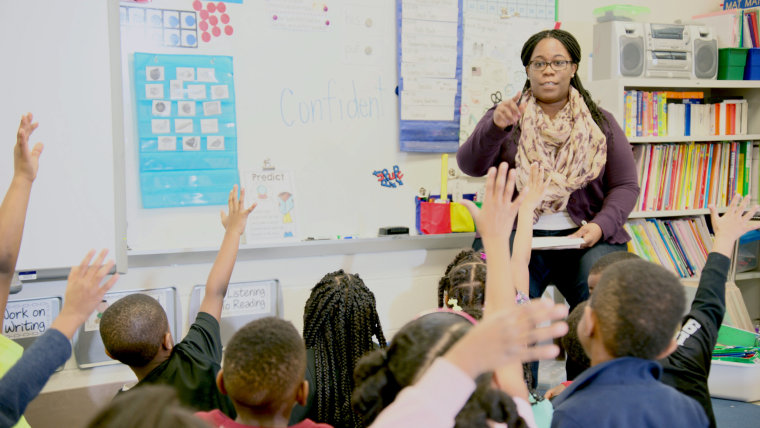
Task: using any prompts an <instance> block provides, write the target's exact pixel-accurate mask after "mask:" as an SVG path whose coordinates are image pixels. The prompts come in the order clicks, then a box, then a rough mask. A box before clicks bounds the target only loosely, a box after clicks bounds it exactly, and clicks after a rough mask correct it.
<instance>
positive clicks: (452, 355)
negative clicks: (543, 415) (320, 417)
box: [354, 300, 567, 428]
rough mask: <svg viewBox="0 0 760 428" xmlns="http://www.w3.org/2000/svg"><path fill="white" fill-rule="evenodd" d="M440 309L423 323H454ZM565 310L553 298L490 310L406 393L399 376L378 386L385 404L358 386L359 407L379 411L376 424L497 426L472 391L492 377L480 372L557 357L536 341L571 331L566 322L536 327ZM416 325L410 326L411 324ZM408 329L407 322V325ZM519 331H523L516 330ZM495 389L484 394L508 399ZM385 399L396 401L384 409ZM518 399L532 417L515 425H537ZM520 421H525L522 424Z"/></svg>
mask: <svg viewBox="0 0 760 428" xmlns="http://www.w3.org/2000/svg"><path fill="white" fill-rule="evenodd" d="M439 311H444V312H443V313H435V312H434V313H430V314H427V315H424V316H422V317H420V319H421V318H428V317H431V319H430V320H425V321H424V323H430V324H431V325H438V324H440V323H441V322H442V321H443V322H454V319H453V318H451V317H450V316H449V315H451V314H455V313H456V312H454V311H451V310H450V309H439ZM458 313H459V314H461V315H462V317H464V318H466V319H467V320H470V321H472V322H475V321H474V320H473V319H472V318H471V317H469V316H468V315H467V314H466V313H464V312H458ZM565 313H567V309H566V308H564V307H563V306H561V305H554V304H553V303H552V302H550V301H548V300H546V301H535V302H534V304H532V305H523V306H520V307H515V308H512V309H508V310H503V311H500V312H496V313H490V314H489V317H488V318H487V319H486V320H485V321H483V322H481V323H478V324H477V325H475V326H474V327H472V328H471V329H469V331H468V332H467V333H466V334H464V336H463V337H462V338H461V339H460V340H458V341H456V343H454V344H453V345H452V346H451V347H450V348H449V350H448V351H446V353H445V354H443V356H442V357H438V358H436V359H435V360H434V361H433V362H432V364H430V367H429V368H427V369H425V370H424V372H423V373H418V374H417V375H416V376H415V381H414V383H413V384H412V385H409V386H406V387H405V388H404V389H403V390H401V392H398V388H399V386H398V385H395V384H394V382H395V380H394V381H393V382H391V383H390V384H389V385H386V386H382V385H376V386H379V387H382V388H383V389H384V390H385V391H387V392H389V395H388V396H387V397H386V396H383V398H384V399H383V400H382V402H380V403H373V402H372V401H369V400H371V399H372V398H371V396H369V397H363V396H359V395H358V394H360V393H361V392H360V389H358V388H357V392H356V395H355V396H354V400H356V401H355V405H357V406H369V407H370V409H369V411H370V412H372V413H373V414H375V413H377V412H378V411H379V412H380V413H379V414H378V415H377V417H376V418H375V419H374V420H373V421H372V425H371V427H372V428H385V427H388V428H401V427H420V426H430V427H446V426H454V424H455V423H456V424H457V425H456V426H465V427H470V426H489V427H490V426H493V424H491V423H490V422H489V421H488V420H485V419H484V416H485V413H484V412H483V411H484V410H486V409H489V406H488V405H487V404H484V403H483V402H481V403H480V405H478V402H476V401H475V400H476V399H477V397H478V396H480V395H478V396H474V395H473V392H474V391H475V392H476V394H477V391H476V387H478V388H480V387H481V386H483V385H481V383H477V384H476V382H481V381H485V380H487V377H488V376H487V375H486V376H485V377H483V376H481V375H483V374H484V373H487V372H489V371H492V370H494V369H496V368H498V367H503V366H504V365H505V364H511V365H515V364H516V365H518V366H519V363H520V362H523V361H532V360H538V359H545V358H553V357H554V356H555V355H557V351H558V349H557V347H556V346H553V345H535V344H536V343H538V342H541V341H543V340H547V339H551V338H553V337H558V336H559V335H561V334H562V333H563V332H564V331H565V330H566V328H567V326H566V325H565V324H564V323H562V322H559V323H555V324H552V325H550V326H549V327H543V328H536V325H537V324H540V323H543V322H545V321H554V320H557V319H561V318H562V317H563V314H565ZM444 314H447V315H444ZM434 315H435V316H436V317H438V316H441V317H442V318H441V319H440V320H435V319H432V317H433V316H434ZM443 316H445V317H446V318H443ZM447 318H448V319H447ZM418 321H419V319H418V320H415V321H412V323H415V322H418ZM412 323H409V324H407V326H409V325H411V324H412ZM406 328H407V327H406V326H405V327H404V328H403V329H406ZM462 328H467V326H466V325H464V327H462ZM403 329H402V330H403ZM455 330H456V331H457V332H458V333H459V332H460V331H459V330H461V328H455ZM515 332H522V333H524V334H514V333H515ZM448 339H451V338H448ZM448 339H446V338H443V337H441V339H440V341H439V342H445V341H447V340H448ZM395 340H396V338H395V337H394V341H395ZM403 342H404V343H405V344H406V346H407V347H410V346H413V343H410V342H408V340H403ZM399 343H401V341H399ZM473 349H477V350H478V352H473V351H472V350H473ZM435 352H436V353H437V352H439V350H438V349H436V350H435ZM371 355H373V354H370V355H368V356H367V357H365V359H366V360H370V359H371V358H370V356H371ZM394 355H397V354H394ZM427 357H429V356H428V355H426V356H425V358H427ZM388 358H390V354H388ZM406 359H407V358H406V357H404V356H401V357H399V358H398V360H400V361H399V363H398V364H392V363H391V362H390V361H388V362H387V364H386V366H387V367H385V368H383V369H381V371H384V370H392V369H396V370H399V371H401V370H402V369H403V364H401V363H403V361H405V360H406ZM362 361H364V360H362ZM412 362H413V363H414V364H416V363H417V362H418V361H417V359H414V358H412ZM426 366H427V363H426V364H423V367H426ZM360 375H361V376H364V374H360V373H359V370H357V376H360ZM370 376H371V377H369V378H368V380H367V383H373V382H377V381H379V383H380V384H382V381H383V380H382V375H380V376H379V379H375V375H373V374H370ZM500 380H501V378H500ZM518 382H522V380H518ZM397 392H398V394H397V395H396V396H395V398H394V396H393V395H394V394H396V393H397ZM492 392H493V393H492V394H491V395H490V396H489V395H486V396H485V397H483V398H485V399H486V400H488V399H496V400H498V399H499V398H500V397H501V398H503V397H502V395H501V394H500V393H499V392H496V391H495V390H492ZM367 399H368V400H367ZM386 399H389V400H393V402H392V403H390V405H388V406H387V407H385V408H383V406H386V405H387V401H386ZM362 400H367V401H362ZM515 403H516V404H517V409H518V413H519V414H520V415H523V414H525V415H527V416H526V418H525V419H526V420H525V421H522V420H520V419H517V420H516V424H514V425H510V426H512V427H517V426H528V427H532V428H534V427H535V423H534V422H533V421H532V417H531V415H530V410H529V409H526V407H527V403H526V402H525V401H524V400H523V399H520V398H515ZM374 405H377V407H378V408H373V407H372V406H374ZM463 406H469V408H468V411H466V412H465V410H463V409H462V407H463ZM490 410H491V411H492V412H493V413H496V414H502V415H503V414H504V413H505V411H506V409H504V408H502V409H498V408H491V409H490ZM513 419H514V417H513ZM521 422H524V423H522V424H521Z"/></svg>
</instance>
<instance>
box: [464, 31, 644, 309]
mask: <svg viewBox="0 0 760 428" xmlns="http://www.w3.org/2000/svg"><path fill="white" fill-rule="evenodd" d="M520 56H521V59H522V63H523V65H524V66H525V71H526V73H527V75H528V80H527V81H526V82H525V87H524V89H523V91H522V92H521V93H520V94H517V95H516V96H515V97H514V98H512V99H508V100H506V101H503V102H501V103H499V104H498V105H496V106H494V107H493V108H491V109H490V110H488V111H487V112H486V114H485V115H484V116H483V118H482V119H481V120H480V122H479V123H478V125H477V127H476V128H475V131H474V132H473V133H472V135H471V136H470V138H469V139H468V140H467V142H466V143H465V144H463V145H462V146H461V147H460V148H459V151H458V152H457V162H458V163H459V168H460V169H461V170H462V171H464V172H465V173H466V174H469V175H472V176H482V175H485V174H486V172H487V171H488V168H489V167H491V166H498V165H499V163H501V162H504V161H506V162H507V163H508V164H509V165H510V167H513V168H515V169H517V189H518V190H520V189H522V188H523V187H524V186H525V185H526V183H527V182H528V177H529V171H530V165H531V163H533V162H537V163H538V164H539V166H541V167H543V169H544V171H545V179H547V180H548V185H547V191H546V193H545V196H544V200H543V201H542V202H541V204H539V206H538V208H537V209H536V211H535V213H534V226H533V236H566V235H571V236H577V237H581V238H583V240H584V241H585V243H584V244H583V245H582V248H581V249H574V250H541V251H534V252H533V253H532V255H531V259H530V297H539V296H540V295H541V294H543V292H544V290H545V289H546V287H547V285H548V284H550V283H551V284H554V285H555V286H557V288H559V290H560V292H561V293H562V295H563V296H564V297H565V299H566V300H567V302H568V303H569V304H570V307H571V309H572V308H574V307H575V306H576V305H577V304H578V303H580V302H582V301H584V300H586V299H587V298H588V296H589V294H588V283H587V278H588V272H589V270H590V268H591V266H592V265H593V264H594V262H595V261H596V260H598V259H599V258H600V257H601V256H603V255H604V254H607V253H610V252H613V251H625V250H626V246H625V243H626V242H627V241H628V240H629V239H630V237H629V236H628V234H627V233H626V232H625V230H624V229H623V223H624V222H625V221H626V219H627V218H628V215H629V214H630V212H631V210H632V209H633V207H634V205H635V203H636V198H637V196H638V194H639V186H638V180H637V176H636V166H635V163H634V160H633V152H632V150H631V145H630V144H629V143H628V139H626V137H625V134H624V133H623V131H622V129H620V126H619V125H618V124H617V122H616V121H615V119H614V118H613V117H612V115H611V114H610V113H609V112H607V111H604V110H602V109H600V108H599V107H597V105H596V104H595V103H594V102H593V101H592V99H591V96H590V95H589V93H588V92H587V91H586V90H585V89H583V86H582V85H581V81H580V79H579V78H578V76H576V71H577V70H578V63H579V61H580V59H581V49H580V46H579V45H578V41H577V40H575V37H573V36H572V35H571V34H570V33H568V32H566V31H563V30H547V31H542V32H539V33H537V34H534V35H533V36H531V37H530V38H529V39H528V41H527V42H525V45H523V48H522V53H521V55H520ZM513 236H514V234H513ZM476 244H477V243H476Z"/></svg>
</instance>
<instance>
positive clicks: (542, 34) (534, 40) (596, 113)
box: [520, 30, 607, 129]
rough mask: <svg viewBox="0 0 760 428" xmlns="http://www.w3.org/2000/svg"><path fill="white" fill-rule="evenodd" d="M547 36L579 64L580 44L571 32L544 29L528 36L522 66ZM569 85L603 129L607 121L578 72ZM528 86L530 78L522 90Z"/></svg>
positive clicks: (523, 49) (521, 53) (522, 55)
mask: <svg viewBox="0 0 760 428" xmlns="http://www.w3.org/2000/svg"><path fill="white" fill-rule="evenodd" d="M549 38H551V39H556V40H558V41H559V42H560V43H562V44H563V45H564V46H565V49H567V53H569V54H570V59H571V60H572V61H573V63H575V64H580V62H581V45H580V44H578V40H576V39H575V37H573V35H572V34H570V33H568V32H567V31H565V30H544V31H539V32H538V33H536V34H534V35H532V36H530V38H529V39H528V40H527V41H526V42H525V44H524V45H523V47H522V52H520V59H521V60H522V63H523V66H525V67H527V66H528V63H529V62H530V57H531V55H533V50H534V49H535V48H536V45H537V44H538V42H540V41H541V40H543V39H549ZM570 85H572V86H573V87H574V88H575V89H577V90H578V92H579V93H580V94H581V96H582V97H583V101H584V102H585V103H586V106H587V107H588V109H589V111H590V112H591V117H592V118H594V122H596V124H597V125H598V126H599V128H601V129H604V128H603V126H602V125H603V124H606V123H607V118H605V117H604V114H602V112H601V111H600V110H599V107H598V106H597V105H596V103H595V102H594V100H592V99H591V95H590V94H589V93H588V91H587V90H586V89H585V88H584V87H583V84H581V79H580V77H578V73H575V76H573V77H572V78H571V79H570ZM528 88H530V79H526V80H525V86H524V87H523V92H524V91H525V90H527V89H528Z"/></svg>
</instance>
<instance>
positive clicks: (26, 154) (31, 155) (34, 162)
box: [13, 113, 43, 181]
mask: <svg viewBox="0 0 760 428" xmlns="http://www.w3.org/2000/svg"><path fill="white" fill-rule="evenodd" d="M37 126H39V124H38V123H36V122H34V123H32V114H31V113H27V114H26V115H24V116H21V123H20V124H19V125H18V133H17V134H16V147H15V148H14V149H13V170H14V171H13V173H14V176H16V177H21V178H25V179H27V180H29V181H34V179H35V178H36V177H37V169H38V167H39V161H40V154H42V148H43V146H42V143H37V144H35V145H34V148H33V149H32V150H31V151H29V137H30V136H31V135H32V132H34V130H35V129H37Z"/></svg>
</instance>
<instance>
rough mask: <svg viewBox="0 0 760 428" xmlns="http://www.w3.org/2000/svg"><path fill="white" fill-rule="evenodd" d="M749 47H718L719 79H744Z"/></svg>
mask: <svg viewBox="0 0 760 428" xmlns="http://www.w3.org/2000/svg"><path fill="white" fill-rule="evenodd" d="M746 63H747V49H745V48H723V49H718V80H743V79H744V65H745V64H746Z"/></svg>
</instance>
